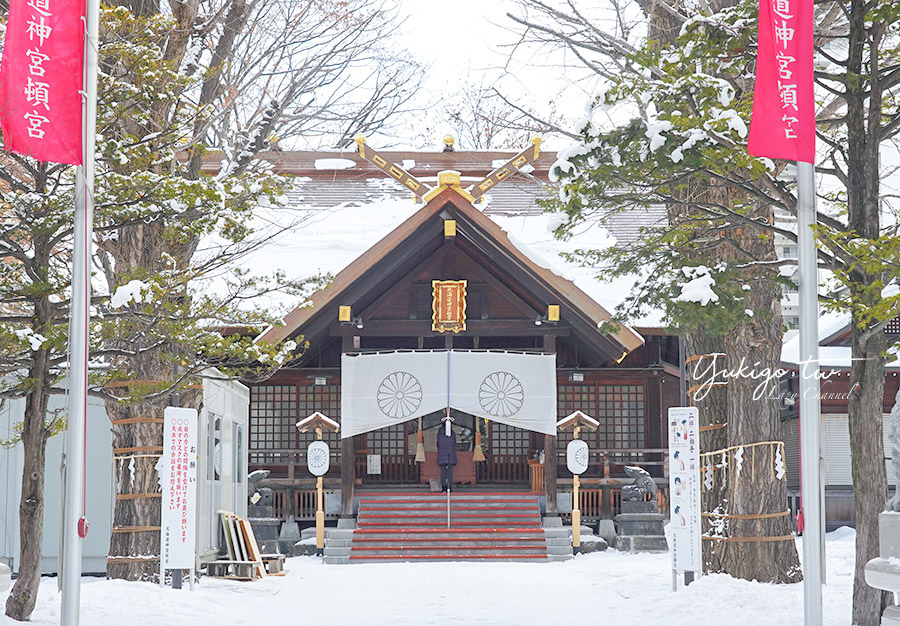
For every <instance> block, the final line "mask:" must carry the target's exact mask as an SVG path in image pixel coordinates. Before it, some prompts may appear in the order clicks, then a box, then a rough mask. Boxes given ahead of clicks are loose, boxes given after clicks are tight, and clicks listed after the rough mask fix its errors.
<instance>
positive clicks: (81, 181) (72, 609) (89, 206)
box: [60, 0, 100, 626]
mask: <svg viewBox="0 0 900 626" xmlns="http://www.w3.org/2000/svg"><path fill="white" fill-rule="evenodd" d="M99 24H100V3H99V2H98V0H87V2H86V5H85V37H84V72H83V87H84V94H83V97H84V100H83V105H82V137H81V139H82V144H81V145H82V164H81V165H80V166H79V167H78V169H77V171H76V181H75V224H74V228H75V230H74V247H73V251H72V298H71V303H72V304H71V307H72V310H71V317H70V319H71V322H70V324H71V326H70V328H69V359H70V360H69V363H70V366H69V403H68V415H69V422H68V429H67V432H66V446H67V451H68V455H67V458H66V463H67V467H66V487H65V488H66V495H65V510H64V511H63V525H64V529H63V537H64V539H65V541H64V545H63V551H64V552H63V563H62V571H61V576H62V578H63V581H62V596H61V607H60V608H61V610H60V623H61V624H62V626H77V624H78V621H79V616H78V614H79V610H80V605H81V554H82V543H81V542H82V540H83V539H84V536H85V535H87V520H86V519H85V506H86V502H85V493H84V490H85V484H84V480H85V479H84V477H85V467H84V462H85V452H86V450H85V441H86V433H85V430H86V427H87V374H88V354H89V338H90V333H89V332H88V327H89V325H90V302H91V281H90V276H91V271H90V270H91V242H92V234H93V224H94V197H93V194H94V150H95V144H96V136H97V32H98V30H99Z"/></svg>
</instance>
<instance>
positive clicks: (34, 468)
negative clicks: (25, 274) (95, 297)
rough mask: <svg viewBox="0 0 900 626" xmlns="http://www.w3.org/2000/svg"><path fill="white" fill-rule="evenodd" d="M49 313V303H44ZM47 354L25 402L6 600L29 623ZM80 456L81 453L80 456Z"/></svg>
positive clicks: (35, 577)
mask: <svg viewBox="0 0 900 626" xmlns="http://www.w3.org/2000/svg"><path fill="white" fill-rule="evenodd" d="M44 304H45V305H47V308H48V309H49V306H48V303H44ZM36 308H39V307H36ZM48 369H49V357H48V354H47V352H46V351H45V350H41V351H38V352H36V353H35V359H34V362H33V364H32V366H31V368H30V369H29V372H28V375H29V377H30V378H31V379H32V380H34V381H36V386H35V389H34V390H33V391H31V393H29V394H28V395H27V396H26V398H25V417H24V423H23V427H22V457H23V468H22V499H21V500H20V502H19V575H18V578H16V584H15V585H13V588H12V591H11V592H10V594H9V597H8V598H7V599H6V614H7V615H8V616H9V617H11V618H12V619H15V620H19V621H26V620H28V619H29V618H30V617H31V612H32V611H33V610H34V604H35V602H36V601H37V593H38V586H39V584H40V582H41V556H42V555H41V552H42V550H41V547H42V546H43V543H44V466H45V461H46V453H47V428H46V425H45V419H46V417H47V400H48V394H47V391H48V390H47V387H48V380H47V376H48V375H47V371H48ZM76 453H77V452H76Z"/></svg>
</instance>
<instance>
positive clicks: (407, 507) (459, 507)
mask: <svg viewBox="0 0 900 626" xmlns="http://www.w3.org/2000/svg"><path fill="white" fill-rule="evenodd" d="M446 510H447V504H446V503H431V502H411V503H409V504H360V506H359V514H360V515H363V514H364V513H369V512H376V513H377V512H379V511H446ZM450 510H451V511H516V512H522V511H525V512H528V513H531V514H532V515H540V509H539V508H538V507H537V505H536V504H505V503H502V502H488V503H483V502H451V503H450Z"/></svg>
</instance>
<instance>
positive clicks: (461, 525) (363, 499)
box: [325, 492, 571, 563]
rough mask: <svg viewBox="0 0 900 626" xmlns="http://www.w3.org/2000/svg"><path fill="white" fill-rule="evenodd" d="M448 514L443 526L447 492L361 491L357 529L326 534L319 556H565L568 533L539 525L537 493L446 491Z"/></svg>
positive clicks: (346, 559)
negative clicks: (449, 493)
mask: <svg viewBox="0 0 900 626" xmlns="http://www.w3.org/2000/svg"><path fill="white" fill-rule="evenodd" d="M449 513H450V514H449V525H448V515H447V494H425V493H416V494H409V493H372V494H365V495H362V494H361V495H360V497H359V515H358V518H357V525H356V529H353V530H351V529H345V530H344V532H341V531H340V529H338V530H335V531H331V532H330V533H329V535H328V540H327V541H326V547H325V562H326V563H364V562H373V561H548V560H557V558H556V557H571V547H569V544H568V540H567V538H566V537H567V535H563V536H562V537H558V536H557V535H560V533H558V532H550V531H551V530H552V531H556V529H546V530H545V529H544V528H542V526H541V521H542V518H541V511H540V500H539V496H538V495H537V494H531V493H524V492H519V493H517V492H494V493H471V492H463V493H452V494H451V496H450V512H449ZM559 530H560V531H562V530H564V529H562V528H560V529H559ZM548 532H549V533H550V535H551V536H548Z"/></svg>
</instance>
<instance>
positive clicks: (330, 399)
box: [294, 385, 341, 463]
mask: <svg viewBox="0 0 900 626" xmlns="http://www.w3.org/2000/svg"><path fill="white" fill-rule="evenodd" d="M297 391H298V392H299V393H298V402H297V406H298V411H297V420H296V421H299V420H302V419H303V418H305V417H309V416H310V415H312V414H313V413H315V412H316V411H318V412H319V413H322V414H323V415H325V416H327V417H330V418H331V419H333V420H334V421H336V422H340V421H341V386H340V385H300V386H299V387H298V388H297ZM296 421H295V424H296ZM294 430H295V431H297V429H296V427H295V428H294ZM315 440H316V431H315V430H313V429H310V430H308V431H306V432H305V433H301V432H299V431H297V449H299V450H301V451H303V452H305V451H306V448H307V447H309V444H310V443H312V442H313V441H315ZM322 441H324V442H325V443H327V444H328V447H329V449H330V450H331V462H332V463H337V462H339V461H338V459H339V458H340V454H341V436H340V434H339V433H334V432H323V433H322ZM301 463H306V459H305V457H304V458H301Z"/></svg>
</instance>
